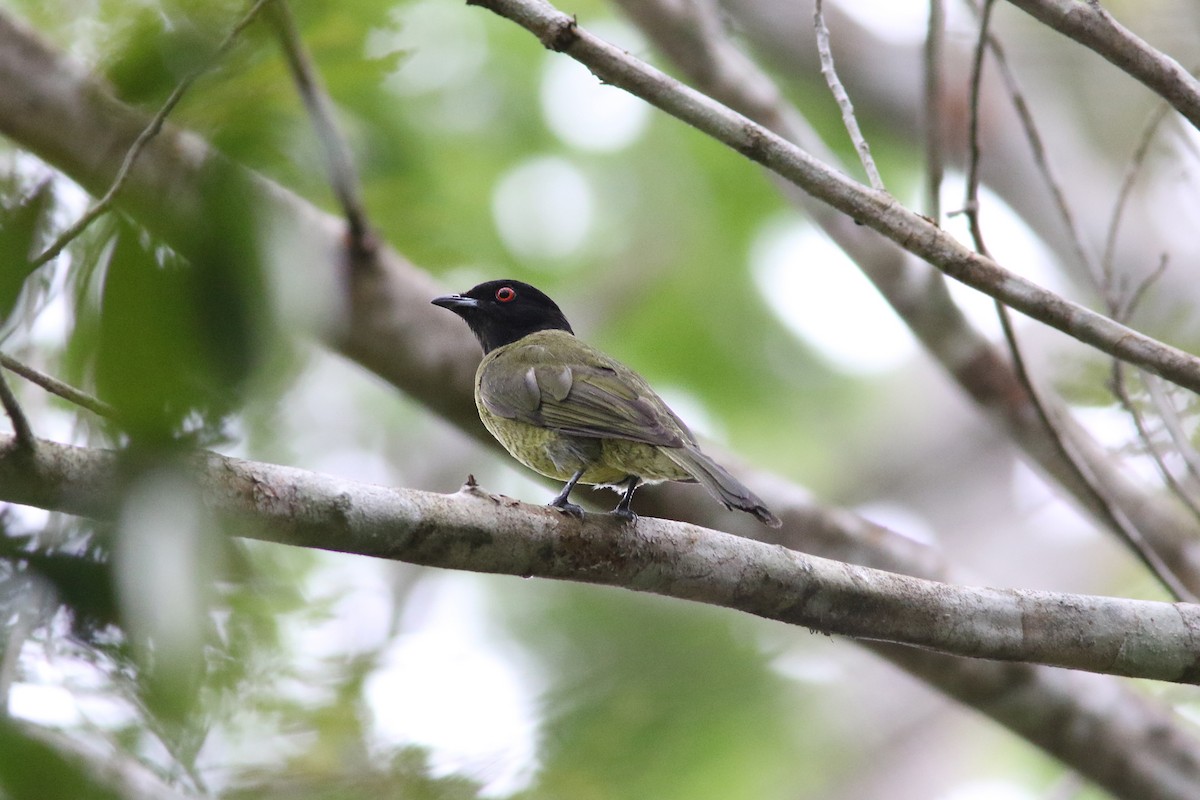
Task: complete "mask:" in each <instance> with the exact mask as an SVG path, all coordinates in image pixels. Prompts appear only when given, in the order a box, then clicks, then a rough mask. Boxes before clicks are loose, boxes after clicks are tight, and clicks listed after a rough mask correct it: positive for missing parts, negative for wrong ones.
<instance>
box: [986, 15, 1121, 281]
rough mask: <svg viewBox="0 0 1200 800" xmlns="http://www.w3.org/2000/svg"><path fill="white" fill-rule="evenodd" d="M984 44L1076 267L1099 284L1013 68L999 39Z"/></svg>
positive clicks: (1093, 260)
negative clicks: (1043, 183)
mask: <svg viewBox="0 0 1200 800" xmlns="http://www.w3.org/2000/svg"><path fill="white" fill-rule="evenodd" d="M972 9H973V10H975V11H976V13H978V6H975V5H972ZM987 45H988V49H989V50H990V51H991V53H992V63H993V64H995V66H996V69H997V70H998V71H999V73H1000V78H1001V80H1003V81H1004V86H1005V88H1006V89H1007V90H1008V96H1009V99H1010V100H1011V101H1012V105H1013V110H1015V111H1016V112H1017V118H1018V119H1019V120H1020V123H1021V129H1022V130H1023V131H1024V132H1025V139H1026V140H1027V141H1028V142H1029V148H1030V150H1031V151H1032V152H1033V163H1034V166H1035V167H1036V168H1037V170H1038V172H1039V173H1040V174H1041V176H1042V180H1044V181H1045V183H1046V188H1047V189H1049V191H1050V197H1051V199H1052V200H1053V201H1054V207H1055V210H1057V211H1058V215H1059V217H1060V218H1061V219H1062V222H1063V226H1064V227H1065V228H1066V229H1067V238H1068V239H1069V240H1070V242H1071V248H1072V249H1073V250H1074V251H1075V258H1076V259H1077V260H1078V261H1079V265H1080V266H1081V267H1083V268H1084V269H1085V270H1087V272H1088V274H1089V275H1090V276H1091V277H1092V280H1093V281H1095V282H1096V284H1097V285H1099V284H1100V271H1099V268H1098V267H1097V266H1096V260H1095V258H1094V257H1092V255H1091V254H1090V253H1089V251H1088V248H1087V247H1086V246H1085V245H1084V243H1083V236H1082V234H1081V233H1080V232H1079V226H1078V225H1077V224H1076V223H1075V215H1074V214H1073V213H1072V212H1071V207H1070V205H1069V204H1068V203H1067V196H1066V192H1064V191H1063V188H1062V184H1060V183H1059V181H1058V179H1057V178H1056V177H1055V175H1054V170H1053V168H1052V167H1051V166H1050V159H1049V157H1048V155H1047V151H1046V145H1045V142H1044V141H1043V139H1042V135H1041V134H1040V133H1039V132H1038V126H1037V123H1036V122H1035V121H1034V119H1033V112H1032V111H1031V110H1030V108H1029V103H1028V102H1026V100H1025V94H1024V92H1022V91H1021V87H1020V85H1019V84H1018V83H1017V77H1016V75H1015V74H1013V71H1012V68H1011V67H1010V66H1009V63H1008V57H1007V55H1005V52H1004V47H1003V46H1002V45H1001V43H1000V40H999V39H997V38H996V37H995V36H993V35H992V34H991V33H989V34H988V36H987Z"/></svg>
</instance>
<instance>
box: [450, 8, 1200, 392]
mask: <svg viewBox="0 0 1200 800" xmlns="http://www.w3.org/2000/svg"><path fill="white" fill-rule="evenodd" d="M472 4H473V5H480V6H483V7H485V8H487V9H489V10H491V11H494V12H495V13H497V14H499V15H501V16H503V17H507V18H508V19H511V20H512V21H513V22H516V23H517V24H518V25H520V26H522V27H524V28H525V29H526V30H528V31H530V32H531V33H533V34H534V35H535V36H537V38H538V40H539V41H540V42H541V43H542V44H543V45H544V46H546V47H548V48H549V49H552V50H555V51H558V52H563V53H566V54H567V55H569V56H571V57H572V58H574V59H576V60H577V61H579V62H580V63H581V64H583V65H584V66H586V67H587V68H588V69H589V70H591V71H592V73H593V74H595V75H596V76H597V77H598V78H600V80H602V81H604V82H605V83H609V84H612V85H614V86H619V87H621V88H623V89H625V90H626V91H628V92H630V93H631V94H634V95H636V96H638V97H640V98H642V99H643V100H645V101H646V102H648V103H650V104H651V105H653V106H655V107H657V108H659V109H661V110H662V111H665V112H666V113H668V114H670V115H671V116H674V117H676V118H678V119H679V120H681V121H683V122H686V123H687V124H689V125H691V126H693V127H695V128H696V129H698V130H700V131H701V132H703V133H706V134H708V135H709V136H711V137H713V138H714V139H716V140H718V141H720V142H723V143H725V144H727V145H728V146H729V147H731V148H733V149H734V150H736V151H737V152H739V153H741V154H742V155H744V156H745V157H747V158H749V159H750V160H752V161H755V162H757V163H759V164H762V165H763V166H765V167H767V168H768V169H770V170H772V171H774V172H776V173H777V174H779V175H780V176H782V177H784V178H786V179H787V180H789V181H791V182H792V183H794V184H795V185H796V186H798V187H800V188H801V189H803V190H804V191H806V192H808V193H810V194H812V195H813V196H814V197H816V198H818V199H819V200H821V201H823V202H825V203H828V204H829V205H831V206H833V207H834V208H836V209H838V210H839V211H841V212H842V213H844V214H847V215H849V216H850V217H851V218H852V219H854V220H855V221H856V222H859V223H861V224H863V225H867V226H869V227H871V228H873V229H875V230H877V231H879V232H880V233H882V234H883V235H884V236H886V237H888V238H889V239H891V240H892V241H894V242H896V243H897V244H899V245H900V246H901V247H903V248H904V249H906V250H908V251H909V252H911V253H913V254H915V255H917V256H920V257H921V258H923V259H925V260H926V261H928V262H929V263H930V264H933V265H934V266H935V267H937V268H938V269H939V270H941V271H942V272H944V273H945V274H946V275H948V276H950V277H951V278H953V279H955V280H957V281H960V282H961V283H964V284H966V285H967V286H970V287H972V288H974V289H977V290H979V291H981V292H983V293H984V294H986V295H988V296H990V297H992V298H993V299H996V300H999V301H1000V302H1002V303H1004V304H1005V305H1007V306H1010V307H1012V308H1014V309H1016V310H1018V311H1020V312H1021V313H1023V314H1026V315H1027V316H1029V317H1032V318H1033V319H1036V320H1038V321H1040V322H1043V323H1045V324H1047V325H1049V326H1051V327H1053V328H1057V329H1058V330H1060V331H1062V332H1063V333H1066V334H1067V335H1069V336H1072V337H1074V338H1076V339H1078V340H1079V341H1081V342H1084V343H1085V344H1089V345H1091V346H1092V347H1095V348H1096V349H1097V350H1100V351H1101V352H1104V353H1107V354H1109V355H1111V356H1113V357H1115V358H1120V359H1122V360H1124V361H1127V362H1129V363H1131V364H1136V365H1138V366H1141V367H1143V368H1145V369H1147V370H1148V371H1150V372H1153V373H1155V374H1156V375H1160V376H1162V377H1163V378H1166V379H1167V380H1169V381H1172V382H1173V383H1177V384H1179V385H1180V386H1183V387H1184V388H1187V389H1190V390H1192V391H1194V392H1200V358H1197V357H1196V356H1194V355H1192V354H1190V353H1187V352H1185V351H1183V350H1180V349H1179V348H1177V347H1172V346H1171V345H1167V344H1164V343H1163V342H1159V341H1157V340H1156V339H1153V338H1151V337H1149V336H1147V335H1145V334H1143V333H1140V332H1138V331H1135V330H1132V329H1131V328H1127V327H1125V326H1124V325H1121V324H1119V323H1117V322H1114V321H1113V320H1111V319H1109V318H1108V317H1105V316H1103V315H1101V314H1097V313H1096V312H1094V311H1092V310H1090V309H1088V308H1085V307H1084V306H1081V305H1079V304H1078V303H1075V302H1073V301H1071V300H1067V299H1065V298H1063V297H1060V296H1058V295H1056V294H1054V293H1053V292H1050V291H1048V290H1046V289H1044V288H1042V287H1041V286H1038V285H1037V284H1035V283H1033V282H1032V281H1029V280H1027V279H1025V278H1023V277H1021V276H1019V275H1017V274H1016V273H1013V272H1010V271H1008V270H1006V269H1004V268H1003V267H1001V266H1000V265H999V264H997V263H996V262H995V261H992V260H991V259H989V258H986V257H984V256H982V255H980V254H978V253H975V252H973V251H972V250H970V249H969V248H967V247H965V246H963V245H962V244H961V243H959V242H958V241H957V240H955V239H954V238H953V237H952V236H950V235H949V234H947V233H945V232H944V231H942V230H941V229H940V228H938V227H937V226H936V225H934V224H932V223H930V222H929V221H928V220H926V219H925V218H923V217H922V216H921V215H919V214H917V213H915V212H913V211H910V210H909V209H907V208H905V207H904V206H903V205H901V204H900V203H898V202H897V201H896V200H895V199H894V198H892V197H891V196H890V195H887V194H885V193H883V192H878V191H876V190H873V189H870V188H868V187H866V186H863V185H861V184H859V183H857V182H855V181H853V180H851V179H850V178H848V177H846V175H844V174H843V173H841V172H839V171H837V170H835V169H833V168H831V167H829V166H828V165H827V164H824V163H822V162H821V161H818V160H817V159H815V158H814V157H813V156H811V155H810V154H808V153H806V152H804V151H803V150H801V149H800V148H798V147H796V146H795V145H793V144H791V143H790V142H788V141H787V140H786V139H784V138H783V137H781V136H779V135H778V134H775V133H774V132H772V131H770V130H767V129H766V128H763V127H762V126H760V125H758V124H756V123H754V122H753V121H751V120H749V119H747V118H746V117H744V116H742V115H741V114H738V113H737V112H735V111H731V110H730V109H728V108H726V107H725V106H723V105H721V104H720V103H718V102H716V101H714V100H712V99H711V98H709V97H707V96H705V95H703V94H701V93H699V92H697V91H695V90H693V89H691V88H689V87H687V86H685V85H683V84H681V83H680V82H679V81H676V80H675V79H674V78H671V77H670V76H668V75H665V74H664V73H662V72H660V71H658V70H656V69H654V68H653V67H651V66H650V65H648V64H646V63H645V62H643V61H639V60H638V59H636V58H634V57H633V56H631V55H630V54H629V53H626V52H625V51H623V50H621V49H620V48H618V47H614V46H613V45H610V44H609V43H607V42H605V41H604V40H602V39H600V38H598V37H596V36H594V35H593V34H591V33H589V32H588V31H586V30H584V29H582V28H580V27H579V26H578V25H577V24H576V23H575V20H574V19H573V18H572V17H569V16H568V15H566V14H563V13H562V12H561V11H558V10H557V9H555V8H553V7H552V6H549V5H547V4H545V3H543V2H540V0H472Z"/></svg>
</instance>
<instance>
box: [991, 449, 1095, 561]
mask: <svg viewBox="0 0 1200 800" xmlns="http://www.w3.org/2000/svg"><path fill="white" fill-rule="evenodd" d="M1010 490H1011V492H1012V497H1013V507H1014V508H1015V510H1016V511H1017V513H1019V514H1022V515H1024V519H1025V520H1026V521H1027V524H1026V525H1025V528H1026V529H1027V530H1029V531H1032V532H1034V535H1046V536H1052V537H1053V538H1054V539H1055V540H1057V541H1068V540H1084V539H1091V538H1094V537H1096V536H1097V535H1099V534H1098V533H1097V531H1096V526H1095V525H1094V524H1093V523H1092V522H1091V521H1090V520H1088V519H1087V518H1086V517H1084V516H1083V514H1082V513H1081V512H1080V511H1079V509H1078V508H1076V507H1075V505H1074V504H1073V503H1071V502H1070V501H1068V500H1065V499H1064V498H1063V496H1062V493H1061V492H1062V490H1061V489H1060V488H1058V487H1057V486H1051V485H1050V484H1048V483H1047V482H1046V479H1045V478H1043V477H1042V476H1041V475H1040V474H1039V473H1037V472H1035V471H1034V470H1033V468H1032V467H1030V466H1029V465H1028V464H1026V463H1025V462H1024V461H1022V460H1021V459H1014V460H1013V468H1012V484H1011V489H1010Z"/></svg>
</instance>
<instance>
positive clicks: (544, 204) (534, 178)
mask: <svg viewBox="0 0 1200 800" xmlns="http://www.w3.org/2000/svg"><path fill="white" fill-rule="evenodd" d="M594 207H595V201H594V199H593V196H592V188H591V186H590V184H589V183H588V179H587V177H585V176H584V174H583V173H582V172H581V171H580V170H579V169H578V168H577V167H576V166H575V165H574V164H572V163H571V162H569V161H567V160H566V159H564V158H558V157H555V156H543V157H539V158H533V159H529V160H527V161H524V162H522V163H520V164H518V165H517V166H515V167H513V168H512V169H510V170H509V171H508V172H506V173H505V174H504V175H502V176H501V177H500V180H499V181H497V183H496V188H495V191H494V192H493V193H492V217H493V219H495V221H496V228H497V230H498V231H499V233H500V238H501V239H502V240H503V241H504V244H505V246H506V247H508V249H509V251H510V252H511V253H512V254H513V255H514V256H516V257H517V258H521V259H534V260H538V261H545V262H553V261H555V260H558V259H563V258H566V257H568V256H570V255H571V254H572V253H574V252H575V251H576V250H578V249H579V248H580V247H581V246H583V244H584V242H585V241H586V240H587V235H588V232H589V231H590V230H591V228H592V218H593V209H594Z"/></svg>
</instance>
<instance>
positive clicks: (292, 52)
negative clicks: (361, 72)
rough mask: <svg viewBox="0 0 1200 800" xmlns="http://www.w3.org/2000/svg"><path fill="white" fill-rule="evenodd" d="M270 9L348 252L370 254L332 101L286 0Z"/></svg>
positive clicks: (354, 179)
mask: <svg viewBox="0 0 1200 800" xmlns="http://www.w3.org/2000/svg"><path fill="white" fill-rule="evenodd" d="M271 11H272V13H271V14H270V17H271V19H272V21H273V22H274V24H275V28H276V29H277V31H278V33H279V41H280V44H281V45H282V46H283V52H284V54H285V55H286V56H287V62H288V67H289V68H290V69H291V72H292V80H293V81H295V83H296V89H297V90H298V91H299V92H300V97H301V99H302V100H303V101H304V107H305V108H306V109H308V114H309V117H311V119H312V124H313V128H314V129H315V131H316V134H317V139H318V140H319V141H320V143H321V148H322V149H323V150H324V152H325V161H326V165H327V166H328V168H329V180H330V183H331V184H332V186H333V191H334V194H336V195H337V199H338V204H339V205H340V206H341V207H342V215H343V216H345V218H346V224H347V226H348V228H349V234H350V248H351V252H352V253H354V254H355V255H356V256H364V257H365V256H369V255H370V254H371V253H372V252H374V250H375V243H374V239H373V237H372V236H371V228H370V224H369V222H368V220H367V212H366V208H365V207H364V205H363V201H362V187H361V183H360V181H359V179H358V173H357V171H356V170H355V168H354V158H353V156H352V155H351V153H350V148H349V146H347V144H346V141H345V139H344V138H343V137H342V135H341V134H340V133H339V132H338V128H337V125H336V123H335V122H334V120H333V104H332V103H331V102H330V100H329V95H328V93H327V92H326V91H325V88H324V87H323V86H322V85H321V79H320V76H319V75H317V72H316V70H315V69H314V68H313V64H312V60H311V59H310V58H309V57H308V53H307V52H306V51H305V49H304V42H303V40H302V39H301V38H300V32H299V30H298V29H297V28H296V21H295V19H294V18H293V17H292V12H291V8H290V6H289V5H288V3H287V1H286V0H273V2H272V6H271Z"/></svg>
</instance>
